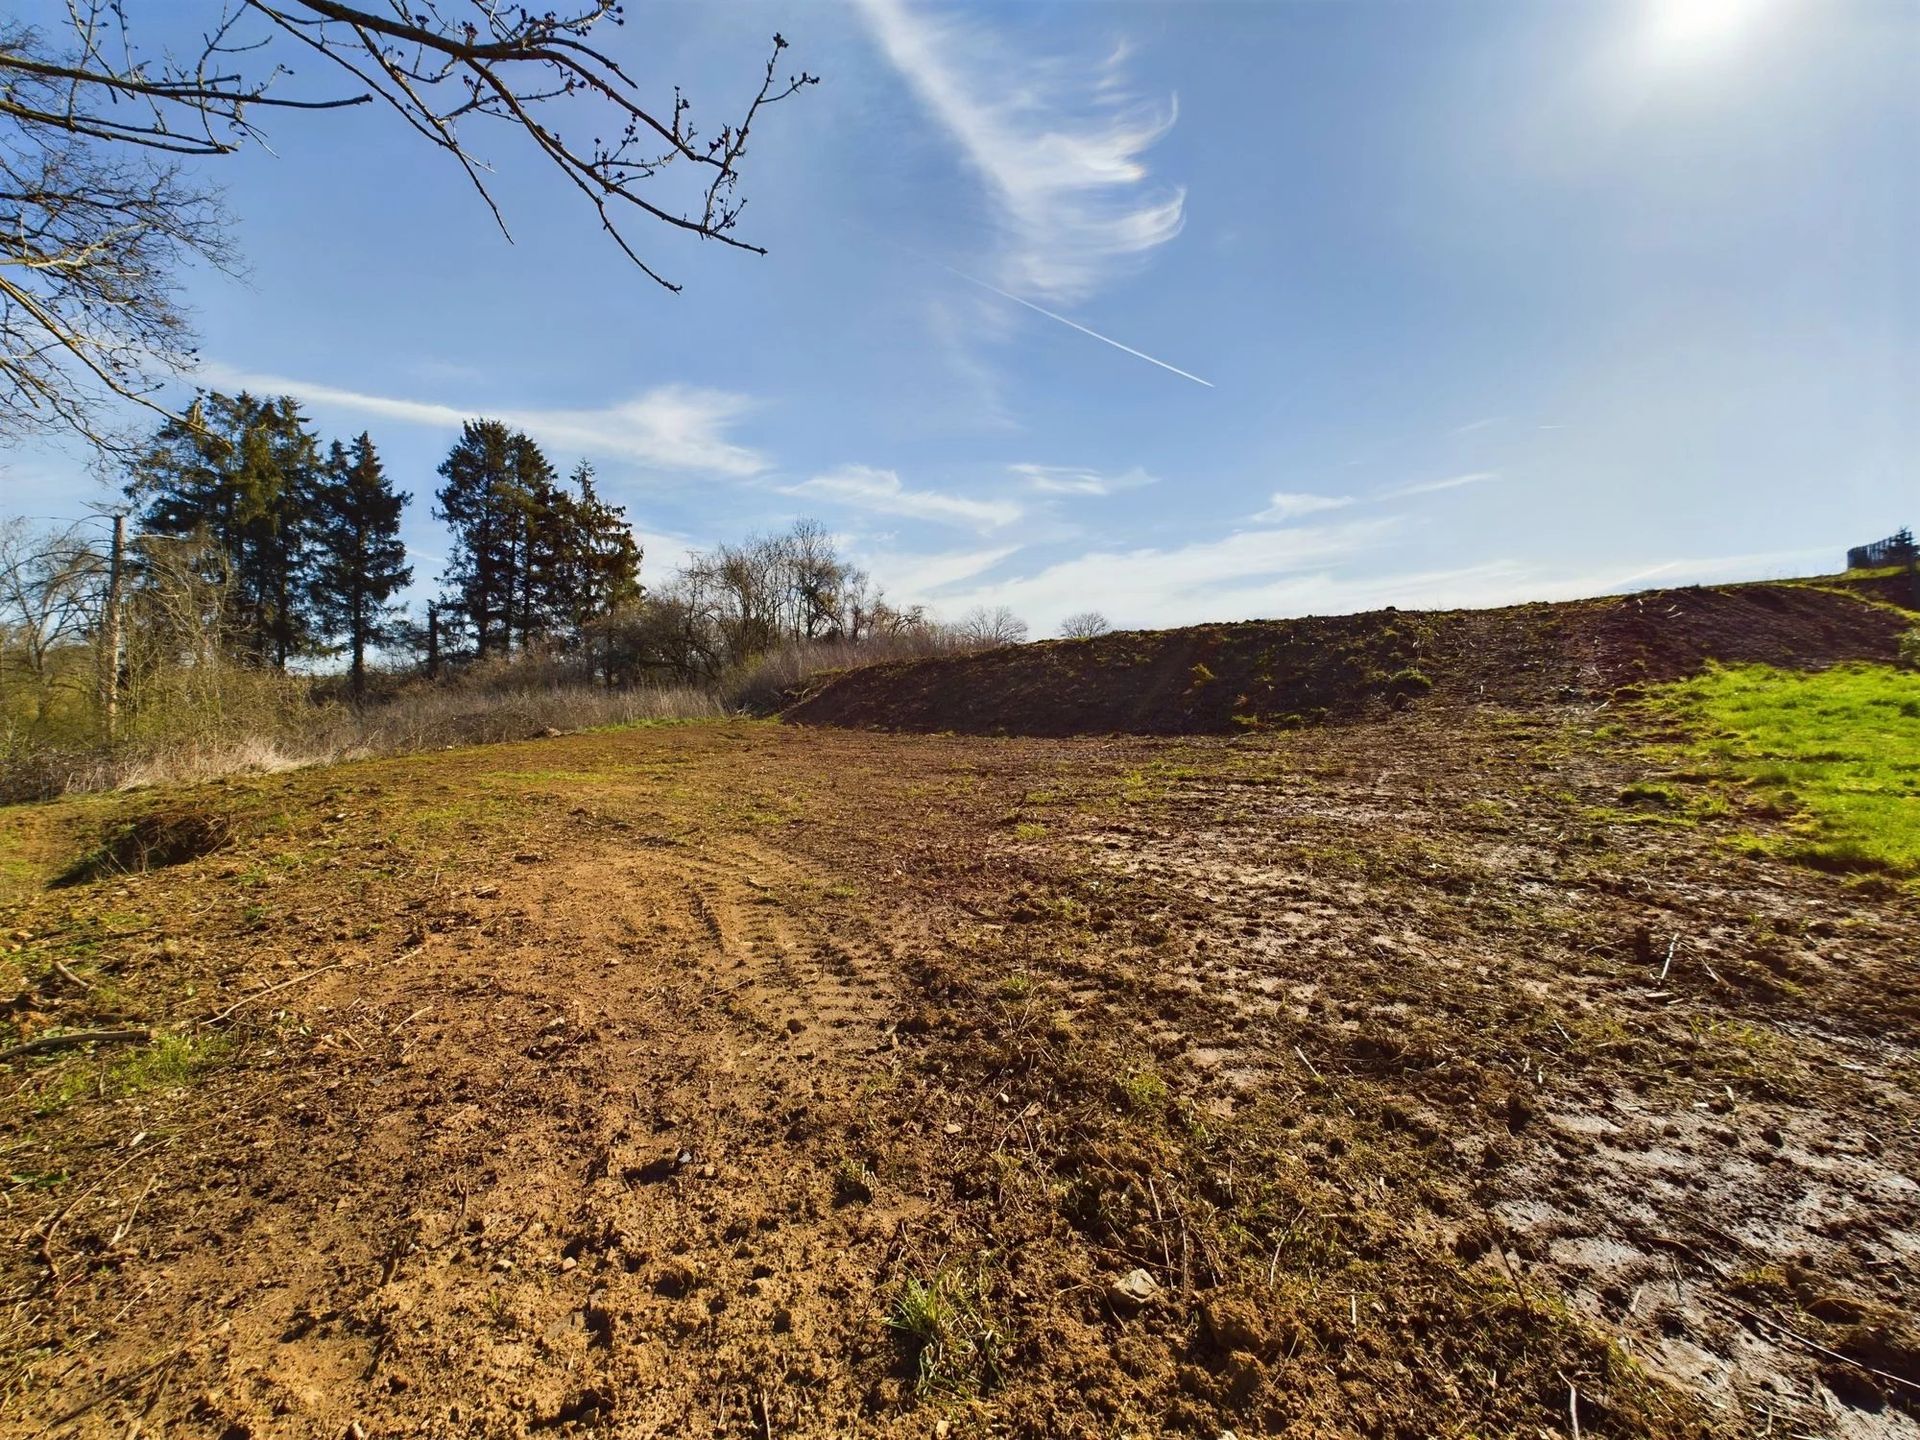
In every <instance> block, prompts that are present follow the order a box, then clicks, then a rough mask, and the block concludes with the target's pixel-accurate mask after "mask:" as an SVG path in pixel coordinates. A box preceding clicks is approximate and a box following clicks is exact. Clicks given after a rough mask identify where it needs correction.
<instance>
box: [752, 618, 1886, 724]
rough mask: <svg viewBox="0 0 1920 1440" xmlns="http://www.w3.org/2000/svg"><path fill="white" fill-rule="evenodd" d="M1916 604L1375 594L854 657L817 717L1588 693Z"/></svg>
mask: <svg viewBox="0 0 1920 1440" xmlns="http://www.w3.org/2000/svg"><path fill="white" fill-rule="evenodd" d="M1905 625H1906V622H1905V620H1904V619H1903V618H1902V617H1901V616H1900V615H1899V614H1897V613H1896V612H1894V611H1892V610H1889V609H1887V608H1886V607H1884V606H1881V605H1875V604H1872V603H1869V602H1868V601H1865V600H1861V599H1857V598H1855V597H1853V596H1851V595H1846V594H1840V593H1837V592H1835V591H1831V590H1822V589H1814V588H1811V587H1808V586H1800V585H1777V584H1756V585H1738V586H1726V587H1721V588H1715V589H1703V588H1699V587H1694V588H1689V589H1684V590H1659V591H1650V592H1647V593H1643V594H1639V595H1628V596H1609V597H1605V598H1602V599H1596V600H1578V601H1572V602H1568V603H1565V604H1537V605H1517V606H1510V607H1507V608H1505V609H1498V610H1448V611H1402V610H1393V609H1387V610H1376V611H1371V612H1368V613H1366V614H1361V615H1342V616H1310V617H1307V618H1304V619H1298V620H1254V621H1245V622H1241V623H1238V624H1227V625H1198V626H1191V627H1188V628H1186V629H1180V630H1138V631H1127V632H1123V633H1118V634H1113V635H1103V636H1101V637H1099V638H1098V639H1095V640H1050V641H1043V642H1041V643H1039V644H1034V645H1021V646H1010V647H1007V648H1005V649H1000V650H990V651H986V652H984V653H982V654H977V655H962V656H942V657H939V658H935V659H930V660H912V661H903V662H898V663H895V664H888V665H873V666H868V667H865V668H862V669H858V670H849V671H844V672H842V673H840V674H839V675H836V676H834V677H832V678H830V679H828V680H827V681H826V682H825V683H824V684H823V685H822V686H820V688H818V689H817V690H815V691H814V692H813V693H812V694H810V695H807V696H805V697H804V698H802V699H801V700H800V701H798V702H797V703H796V704H794V705H793V706H791V707H790V708H789V709H788V710H787V711H786V712H785V718H786V719H788V720H791V721H794V722H797V723H800V724H805V725H841V726H854V727H864V728H879V729H889V730H920V731H954V732H957V733H961V734H976V735H979V734H1006V735H1104V734H1136V735H1185V734H1230V733H1234V732H1236V731H1242V730H1260V729H1272V728H1289V727H1294V726H1299V725H1306V724H1314V723H1318V722H1321V721H1351V720H1360V719H1365V718H1367V717H1368V716H1372V715H1378V714H1382V713H1385V712H1386V711H1388V710H1393V709H1398V708H1402V707H1404V706H1406V705H1409V704H1412V703H1415V702H1417V701H1420V700H1422V699H1425V698H1427V697H1429V696H1431V697H1433V698H1435V699H1441V700H1455V701H1468V702H1471V701H1477V700H1498V701H1504V702H1509V703H1511V702H1525V701H1535V700H1572V699H1578V698H1581V697H1584V696H1591V695H1605V694H1609V693H1611V692H1613V691H1614V690H1616V689H1619V688H1620V687H1622V686H1625V685H1634V684H1638V683H1641V682H1645V681H1659V680H1671V679H1677V678H1679V677H1681V676H1684V675H1689V674H1692V673H1694V672H1695V671H1697V670H1699V669H1700V668H1701V667H1702V666H1704V665H1705V664H1706V663H1707V662H1708V661H1710V660H1719V661H1725V662H1728V663H1742V662H1756V661H1757V662H1762V663H1766V664H1772V665H1781V666H1790V667H1794V668H1813V669H1817V668H1821V667H1824V666H1827V665H1832V664H1836V663H1839V662H1841V661H1847V660H1892V659H1893V658H1894V654H1895V637H1896V636H1897V635H1898V634H1899V633H1900V631H1901V630H1902V629H1903V628H1905Z"/></svg>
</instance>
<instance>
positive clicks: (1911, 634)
mask: <svg viewBox="0 0 1920 1440" xmlns="http://www.w3.org/2000/svg"><path fill="white" fill-rule="evenodd" d="M1900 664H1901V665H1902V666H1903V667H1904V668H1905V669H1908V670H1920V626H1916V627H1914V628H1913V629H1911V630H1909V631H1907V632H1906V633H1905V634H1904V635H1902V636H1901V637H1900Z"/></svg>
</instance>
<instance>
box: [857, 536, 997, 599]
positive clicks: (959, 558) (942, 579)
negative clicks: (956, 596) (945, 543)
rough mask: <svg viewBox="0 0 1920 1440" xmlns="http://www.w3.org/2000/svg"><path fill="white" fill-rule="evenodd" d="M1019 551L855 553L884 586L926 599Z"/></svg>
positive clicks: (858, 550)
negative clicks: (925, 597)
mask: <svg viewBox="0 0 1920 1440" xmlns="http://www.w3.org/2000/svg"><path fill="white" fill-rule="evenodd" d="M1020 548H1021V547H1020V546H1018V545H996V546H993V547H990V548H988V549H984V550H942V551H932V552H925V553H914V552H910V551H904V550H870V549H865V548H862V547H859V546H857V545H856V546H855V547H854V553H855V556H856V558H857V559H858V560H859V561H860V563H861V564H862V565H863V566H865V567H866V569H867V572H868V573H869V574H872V575H876V576H878V577H879V578H880V579H881V580H882V581H883V582H884V583H885V584H888V585H891V586H894V587H896V588H898V589H899V590H901V591H902V592H911V593H912V594H914V595H916V596H927V595H931V594H933V593H934V592H936V591H940V590H945V589H947V588H948V587H950V586H953V585H958V584H959V583H961V582H962V581H963V580H972V579H974V578H975V577H976V576H979V575H982V574H984V573H986V572H987V571H988V570H991V569H993V567H994V566H996V565H998V564H999V563H1000V562H1001V561H1003V560H1006V559H1008V558H1009V557H1011V556H1013V555H1016V554H1018V553H1019V551H1020Z"/></svg>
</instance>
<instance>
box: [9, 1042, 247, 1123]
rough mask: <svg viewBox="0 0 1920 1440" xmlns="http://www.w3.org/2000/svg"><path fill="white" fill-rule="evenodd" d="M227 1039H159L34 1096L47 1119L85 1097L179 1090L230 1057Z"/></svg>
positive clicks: (70, 1071) (69, 1070)
mask: <svg viewBox="0 0 1920 1440" xmlns="http://www.w3.org/2000/svg"><path fill="white" fill-rule="evenodd" d="M231 1048H232V1047H231V1043H230V1042H229V1041H228V1040H227V1038H226V1036H224V1035H204V1036H199V1037H195V1036H192V1035H158V1036H155V1037H154V1040H153V1043H152V1044H150V1045H144V1046H142V1047H141V1048H139V1049H138V1050H132V1051H126V1052H123V1053H121V1054H119V1055H118V1056H116V1057H115V1058H114V1059H113V1060H111V1061H109V1062H108V1063H106V1064H105V1065H94V1066H89V1067H84V1068H82V1067H74V1066H68V1067H66V1068H65V1069H63V1070H62V1071H61V1073H60V1074H59V1075H58V1077H57V1078H55V1079H54V1080H53V1081H52V1082H51V1083H49V1084H47V1085H45V1086H43V1087H42V1088H41V1089H40V1091H39V1092H38V1093H37V1094H36V1095H35V1096H34V1109H35V1111H36V1112H37V1113H39V1114H41V1115H49V1114H52V1113H53V1112H54V1111H56V1110H64V1109H65V1108H66V1107H67V1106H69V1105H71V1104H72V1103H73V1102H74V1101H76V1100H79V1099H81V1098H83V1097H85V1096H89V1095H91V1096H96V1097H98V1098H101V1099H107V1100H114V1099H119V1098H120V1097H122V1096H126V1095H140V1094H144V1093H146V1092H148V1091H152V1090H178V1089H181V1088H182V1087H184V1086H186V1085H190V1084H192V1083H193V1082H194V1080H196V1079H197V1078H199V1076H200V1075H201V1074H202V1073H203V1072H205V1071H206V1070H208V1069H210V1068H211V1067H212V1066H215V1065H218V1064H219V1063H220V1062H221V1061H222V1060H224V1059H226V1058H227V1055H228V1052H229V1051H230V1050H231Z"/></svg>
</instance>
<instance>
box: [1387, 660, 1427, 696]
mask: <svg viewBox="0 0 1920 1440" xmlns="http://www.w3.org/2000/svg"><path fill="white" fill-rule="evenodd" d="M1431 689H1433V681H1432V679H1431V678H1430V677H1429V676H1428V675H1427V673H1426V672H1425V671H1424V670H1416V669H1414V668H1413V667H1412V666H1411V665H1409V666H1408V667H1407V668H1406V669H1404V670H1396V671H1394V672H1393V674H1391V675H1389V676H1388V677H1387V691H1388V693H1389V694H1392V695H1424V694H1426V693H1427V692H1428V691H1429V690H1431Z"/></svg>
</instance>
